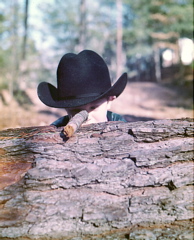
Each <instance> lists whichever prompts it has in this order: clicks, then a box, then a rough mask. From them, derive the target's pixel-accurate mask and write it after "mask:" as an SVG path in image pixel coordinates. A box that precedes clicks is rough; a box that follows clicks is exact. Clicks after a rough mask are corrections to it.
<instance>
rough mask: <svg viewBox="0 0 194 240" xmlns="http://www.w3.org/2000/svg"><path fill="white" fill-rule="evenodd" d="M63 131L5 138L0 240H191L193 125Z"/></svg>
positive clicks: (0, 149)
mask: <svg viewBox="0 0 194 240" xmlns="http://www.w3.org/2000/svg"><path fill="white" fill-rule="evenodd" d="M61 130H62V128H58V129H57V128H55V127H52V126H46V127H30V128H20V129H8V130H5V131H1V132H0V154H1V166H3V167H2V168H1V169H2V170H1V176H0V181H1V188H2V189H1V191H0V239H20V240H24V239H25V240H26V239H28V240H29V239H39V240H40V239H44V240H46V239H57V240H60V239H74V240H75V239H76V240H78V239H149V240H153V239H160V240H161V239H193V232H192V230H193V229H192V219H193V188H192V182H193V169H192V167H193V163H192V158H193V120H191V119H182V120H157V121H149V122H135V123H121V122H108V123H100V124H91V125H86V126H84V127H81V129H79V130H78V131H77V133H76V134H75V135H74V136H73V137H71V138H69V139H65V138H64V137H63V134H61ZM7 171H9V172H10V173H9V174H7ZM10 176H12V177H10Z"/></svg>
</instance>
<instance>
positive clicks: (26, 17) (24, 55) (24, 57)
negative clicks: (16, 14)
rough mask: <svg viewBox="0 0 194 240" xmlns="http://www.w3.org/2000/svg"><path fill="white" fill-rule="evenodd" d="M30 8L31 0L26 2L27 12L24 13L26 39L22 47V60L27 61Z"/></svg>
mask: <svg viewBox="0 0 194 240" xmlns="http://www.w3.org/2000/svg"><path fill="white" fill-rule="evenodd" d="M28 8H29V0H25V12H24V38H23V45H22V60H25V59H26V43H27V37H28Z"/></svg>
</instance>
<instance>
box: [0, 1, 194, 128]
mask: <svg viewBox="0 0 194 240" xmlns="http://www.w3.org/2000/svg"><path fill="white" fill-rule="evenodd" d="M83 49H91V50H94V51H96V52H98V53H99V54H100V55H102V56H103V58H104V59H105V61H106V63H107V64H108V67H109V70H110V75H111V79H112V80H113V82H114V81H116V80H117V79H118V77H119V76H120V75H121V74H122V72H127V73H128V85H127V88H126V89H125V91H124V93H123V94H122V96H121V97H119V98H118V100H116V101H115V103H114V104H113V107H112V110H114V111H116V112H117V113H120V114H122V115H124V117H125V118H126V119H127V120H128V121H136V120H149V119H161V118H181V117H191V116H192V114H193V110H192V108H193V101H192V97H193V87H192V85H193V55H194V53H193V1H192V0H163V1H161V0H135V1H134V0H74V1H71V0H66V1H60V0H50V1H49V0H42V1H39V0H9V1H3V0H0V129H5V128H10V127H22V126H37V125H47V124H50V123H51V122H52V121H53V120H55V119H56V118H57V117H60V116H62V115H64V114H65V112H64V110H59V109H51V108H49V107H46V106H44V105H43V104H42V103H41V102H40V100H39V99H38V97H37V94H36V89H37V85H38V84H39V83H40V82H42V81H47V82H50V83H52V84H54V85H56V68H57V65H58V62H59V60H60V58H61V57H62V55H63V54H65V53H67V52H74V53H79V52H80V51H81V50H83Z"/></svg>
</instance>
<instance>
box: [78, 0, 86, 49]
mask: <svg viewBox="0 0 194 240" xmlns="http://www.w3.org/2000/svg"><path fill="white" fill-rule="evenodd" d="M79 11H80V27H79V41H78V51H82V50H83V49H85V47H86V0H80V8H79Z"/></svg>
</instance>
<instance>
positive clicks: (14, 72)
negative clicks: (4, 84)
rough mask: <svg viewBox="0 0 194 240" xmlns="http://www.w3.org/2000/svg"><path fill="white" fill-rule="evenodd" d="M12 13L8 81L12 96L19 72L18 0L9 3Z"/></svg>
mask: <svg viewBox="0 0 194 240" xmlns="http://www.w3.org/2000/svg"><path fill="white" fill-rule="evenodd" d="M10 7H11V9H12V10H11V13H12V24H11V31H12V36H11V38H12V40H11V43H12V48H11V51H12V56H11V67H10V68H11V79H10V81H9V92H10V95H11V96H13V92H14V87H15V86H16V85H17V79H18V73H19V61H20V60H19V54H18V1H17V0H13V1H12V2H11V4H10Z"/></svg>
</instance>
